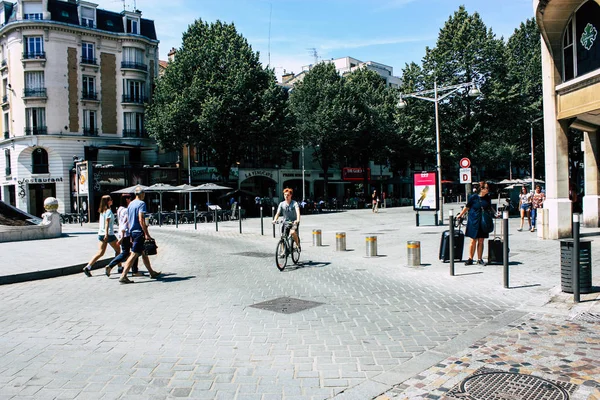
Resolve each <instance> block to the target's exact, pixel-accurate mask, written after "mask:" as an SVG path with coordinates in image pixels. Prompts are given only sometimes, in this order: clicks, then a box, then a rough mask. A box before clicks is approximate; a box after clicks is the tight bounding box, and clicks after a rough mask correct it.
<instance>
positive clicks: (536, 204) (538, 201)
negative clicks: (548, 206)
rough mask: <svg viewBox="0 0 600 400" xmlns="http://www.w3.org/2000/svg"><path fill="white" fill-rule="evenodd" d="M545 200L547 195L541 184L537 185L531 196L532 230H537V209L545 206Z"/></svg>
mask: <svg viewBox="0 0 600 400" xmlns="http://www.w3.org/2000/svg"><path fill="white" fill-rule="evenodd" d="M544 200H546V195H545V194H544V193H542V188H541V187H540V185H536V186H535V192H534V193H533V196H532V198H531V232H535V220H536V218H537V210H538V209H539V208H544Z"/></svg>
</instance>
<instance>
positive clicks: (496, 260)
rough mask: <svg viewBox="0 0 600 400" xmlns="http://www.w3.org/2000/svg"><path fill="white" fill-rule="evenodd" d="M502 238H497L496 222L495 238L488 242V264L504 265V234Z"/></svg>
mask: <svg viewBox="0 0 600 400" xmlns="http://www.w3.org/2000/svg"><path fill="white" fill-rule="evenodd" d="M500 236H501V237H496V223H495V222H494V238H493V239H489V240H488V261H487V262H488V264H504V240H502V236H503V234H502V232H501V233H500ZM509 251H510V250H509Z"/></svg>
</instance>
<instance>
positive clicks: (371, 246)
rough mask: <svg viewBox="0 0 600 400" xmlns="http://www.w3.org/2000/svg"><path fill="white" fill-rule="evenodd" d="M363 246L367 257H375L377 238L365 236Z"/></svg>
mask: <svg viewBox="0 0 600 400" xmlns="http://www.w3.org/2000/svg"><path fill="white" fill-rule="evenodd" d="M365 244H366V247H367V257H377V236H367V237H366V238H365Z"/></svg>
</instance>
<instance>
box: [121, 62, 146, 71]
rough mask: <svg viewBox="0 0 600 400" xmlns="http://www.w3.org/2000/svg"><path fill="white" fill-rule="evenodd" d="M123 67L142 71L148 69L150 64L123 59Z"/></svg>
mask: <svg viewBox="0 0 600 400" xmlns="http://www.w3.org/2000/svg"><path fill="white" fill-rule="evenodd" d="M121 68H128V69H137V70H140V71H148V66H147V65H146V64H142V63H137V62H133V61H121Z"/></svg>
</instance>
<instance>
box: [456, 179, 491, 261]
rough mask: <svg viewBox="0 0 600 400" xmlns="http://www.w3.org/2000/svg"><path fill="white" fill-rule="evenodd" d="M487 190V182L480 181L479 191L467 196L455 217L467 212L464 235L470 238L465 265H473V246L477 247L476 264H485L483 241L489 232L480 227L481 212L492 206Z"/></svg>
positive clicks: (488, 189)
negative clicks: (467, 198) (465, 202)
mask: <svg viewBox="0 0 600 400" xmlns="http://www.w3.org/2000/svg"><path fill="white" fill-rule="evenodd" d="M489 191H490V188H489V186H488V184H487V182H485V181H482V182H480V185H479V193H476V194H474V195H472V196H471V197H469V200H468V201H467V205H466V206H465V207H464V208H463V209H462V211H461V212H460V214H458V217H457V218H462V217H463V216H464V215H465V214H466V213H467V212H468V213H469V219H468V220H467V229H466V230H465V236H468V237H470V238H471V244H470V245H469V259H468V260H467V261H465V265H473V257H474V256H475V248H477V264H479V265H485V262H484V261H483V242H484V240H485V239H487V238H488V237H489V234H488V233H487V232H485V231H484V230H483V229H482V227H481V219H482V214H483V212H484V211H485V210H491V207H492V197H491V196H490V194H489Z"/></svg>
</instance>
